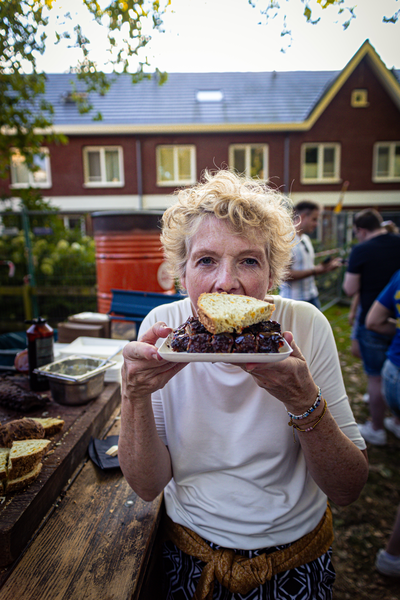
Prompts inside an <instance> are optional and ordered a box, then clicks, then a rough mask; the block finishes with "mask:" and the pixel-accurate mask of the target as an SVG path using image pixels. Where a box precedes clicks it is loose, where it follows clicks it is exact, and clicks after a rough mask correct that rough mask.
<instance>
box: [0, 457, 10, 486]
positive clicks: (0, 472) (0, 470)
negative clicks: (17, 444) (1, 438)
mask: <svg viewBox="0 0 400 600" xmlns="http://www.w3.org/2000/svg"><path fill="white" fill-rule="evenodd" d="M9 454H10V448H0V481H2V480H3V479H7V465H8V457H9ZM0 489H1V488H0Z"/></svg>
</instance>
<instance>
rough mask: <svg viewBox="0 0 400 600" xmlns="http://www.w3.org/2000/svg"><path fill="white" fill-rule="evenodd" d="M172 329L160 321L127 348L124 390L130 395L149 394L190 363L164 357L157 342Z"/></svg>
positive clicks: (125, 348) (135, 396) (123, 374)
mask: <svg viewBox="0 0 400 600" xmlns="http://www.w3.org/2000/svg"><path fill="white" fill-rule="evenodd" d="M171 332H172V329H171V327H167V325H166V324H165V323H162V322H157V323H155V324H154V325H153V326H152V327H151V329H149V330H148V331H147V332H146V333H145V334H144V335H142V337H141V338H140V339H139V340H138V341H137V342H130V343H129V344H127V345H126V346H125V347H124V349H123V357H124V363H123V366H122V393H123V394H126V395H127V396H128V399H132V400H133V399H135V401H136V402H137V401H138V400H140V399H143V400H144V399H145V398H148V397H149V396H150V395H151V394H152V393H153V392H155V391H157V390H159V389H161V388H163V387H164V386H165V384H166V383H168V381H169V380H170V379H172V377H174V375H176V373H178V372H179V371H181V370H182V369H183V368H184V367H185V366H186V365H187V363H173V362H169V361H167V360H164V359H163V358H161V356H160V355H159V354H158V350H157V347H156V346H155V343H156V342H157V340H158V339H160V338H166V337H168V335H169V334H170V333H171Z"/></svg>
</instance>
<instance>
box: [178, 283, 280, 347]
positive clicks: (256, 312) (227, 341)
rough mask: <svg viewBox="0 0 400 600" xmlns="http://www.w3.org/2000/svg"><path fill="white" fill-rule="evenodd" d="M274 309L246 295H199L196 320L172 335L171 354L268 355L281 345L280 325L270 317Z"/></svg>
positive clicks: (184, 325) (272, 306)
mask: <svg viewBox="0 0 400 600" xmlns="http://www.w3.org/2000/svg"><path fill="white" fill-rule="evenodd" d="M274 310H275V306H274V305H273V304H271V303H269V302H265V301H263V300H258V299H257V298H252V297H249V296H238V295H233V294H226V293H222V294H215V293H213V294H207V293H206V294H201V295H200V297H199V299H198V303H197V313H198V318H195V317H189V319H188V320H187V321H186V322H185V323H183V324H182V325H181V326H180V327H178V328H177V329H176V330H175V331H174V332H173V334H172V339H171V341H170V347H171V349H172V350H173V351H174V352H189V353H199V352H200V353H246V354H247V353H256V352H257V353H271V352H279V348H281V347H282V346H283V345H284V340H283V337H282V335H281V326H280V324H279V323H277V322H276V321H271V320H270V317H271V315H272V313H273V312H274Z"/></svg>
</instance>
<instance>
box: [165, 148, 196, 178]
mask: <svg viewBox="0 0 400 600" xmlns="http://www.w3.org/2000/svg"><path fill="white" fill-rule="evenodd" d="M195 181H196V148H195V146H157V185H186V184H190V183H195Z"/></svg>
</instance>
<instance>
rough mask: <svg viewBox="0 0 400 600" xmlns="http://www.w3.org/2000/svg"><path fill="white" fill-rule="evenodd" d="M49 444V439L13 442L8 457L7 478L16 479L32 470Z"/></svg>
mask: <svg viewBox="0 0 400 600" xmlns="http://www.w3.org/2000/svg"><path fill="white" fill-rule="evenodd" d="M50 444H51V442H50V441H49V440H21V441H18V442H13V445H12V446H11V450H10V455H9V457H8V479H9V480H13V479H18V478H19V477H23V476H24V475H27V474H28V473H29V472H30V471H32V470H33V469H34V468H35V467H36V466H37V464H38V463H39V462H40V461H41V459H42V456H43V455H44V454H45V453H46V450H47V448H48V446H49V445H50Z"/></svg>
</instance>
